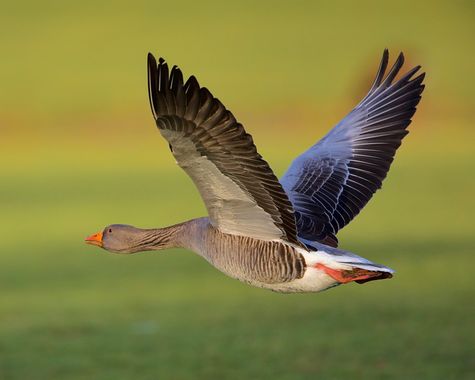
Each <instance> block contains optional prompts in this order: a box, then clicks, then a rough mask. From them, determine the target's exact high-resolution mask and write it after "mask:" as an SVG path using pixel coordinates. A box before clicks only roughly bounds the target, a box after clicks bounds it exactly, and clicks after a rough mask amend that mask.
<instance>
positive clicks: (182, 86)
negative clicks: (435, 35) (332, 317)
mask: <svg viewBox="0 0 475 380" xmlns="http://www.w3.org/2000/svg"><path fill="white" fill-rule="evenodd" d="M388 57H389V52H388V50H387V49H385V50H384V53H383V56H382V59H381V63H380V65H379V69H378V70H377V73H376V77H375V79H374V82H373V84H372V86H371V88H370V90H369V92H368V93H367V95H366V96H365V97H364V98H363V100H361V102H360V103H359V104H358V105H357V106H356V107H355V108H354V109H353V110H352V111H351V112H350V113H349V114H348V115H347V116H346V117H345V118H343V119H342V120H341V121H340V122H339V123H338V124H337V125H336V126H335V127H334V128H333V129H331V130H330V132H329V133H328V134H326V135H325V136H324V137H323V138H322V139H321V140H320V141H318V142H317V143H316V144H315V145H313V146H311V147H310V148H309V149H308V150H307V151H305V152H304V153H303V154H301V155H300V156H298V157H297V158H296V159H295V160H294V161H293V162H292V163H291V165H290V167H289V169H288V170H287V172H286V173H285V174H284V175H283V177H282V178H281V180H280V181H279V180H278V179H277V177H276V175H275V174H274V173H273V171H272V169H271V168H270V166H269V164H268V163H267V162H266V161H265V160H264V159H263V158H262V156H261V155H260V154H259V153H258V152H257V150H256V146H255V145H254V142H253V139H252V137H251V135H249V134H248V133H246V131H245V130H244V127H243V126H242V125H241V124H240V123H239V122H238V121H237V120H236V118H235V117H234V115H233V114H232V113H231V111H229V110H228V109H226V107H225V106H224V105H223V104H222V103H221V102H220V101H219V100H218V99H217V98H215V97H214V96H213V95H212V94H211V93H210V91H209V90H208V89H207V88H206V87H201V86H200V85H199V83H198V81H197V79H196V78H195V77H194V76H190V77H189V78H188V80H187V81H186V82H184V79H183V74H182V72H181V70H180V69H179V68H178V67H177V66H173V67H172V69H171V70H169V68H168V65H167V63H166V62H165V60H164V59H163V58H160V59H159V61H158V63H157V62H156V60H155V58H154V56H153V55H152V54H150V53H149V54H148V59H147V68H148V94H149V100H150V106H151V110H152V114H153V117H154V119H155V122H156V126H157V127H158V130H159V131H160V134H161V135H162V136H163V137H164V138H165V139H166V140H167V142H168V144H169V148H170V150H171V152H172V154H173V156H174V157H175V160H176V162H177V163H178V165H179V166H180V167H181V168H182V169H183V170H184V171H185V172H186V173H187V174H188V175H189V176H190V177H191V179H192V180H193V182H194V184H195V185H196V187H197V189H198V191H199V193H200V195H201V197H202V199H203V201H204V203H205V205H206V209H207V211H208V215H209V216H207V217H202V218H197V219H192V220H189V221H186V222H184V223H180V224H176V225H173V226H169V227H164V228H152V229H142V228H136V227H133V226H130V225H124V224H112V225H109V226H107V227H105V228H104V230H103V231H101V232H98V233H96V234H93V235H91V236H89V237H87V238H86V243H88V244H92V245H96V246H99V247H101V248H103V249H105V250H107V251H109V252H112V253H122V254H133V253H136V252H143V251H151V250H163V249H167V248H185V249H188V250H191V251H194V252H195V253H197V254H198V255H200V256H202V257H203V258H204V259H206V260H207V261H208V262H209V263H210V264H211V265H213V266H214V267H215V268H217V269H218V270H219V271H221V272H223V273H224V274H226V275H228V276H229V277H232V278H234V279H237V280H240V281H242V282H245V283H247V284H249V285H252V286H255V287H260V288H265V289H270V290H272V291H276V292H284V293H292V292H319V291H323V290H326V289H329V288H332V287H335V286H337V285H340V284H346V283H350V282H356V283H360V284H361V283H365V282H368V281H373V280H380V279H387V278H391V277H392V275H393V273H394V271H393V270H392V269H390V268H389V267H386V266H384V265H380V264H377V263H374V262H372V261H370V260H367V259H365V258H363V257H360V256H358V255H356V254H354V253H351V252H348V251H345V250H341V249H339V248H338V239H337V237H336V235H337V232H338V231H339V230H340V229H342V228H343V227H344V226H346V225H347V224H348V223H349V222H350V221H351V220H352V219H353V218H354V217H355V216H356V215H357V214H358V213H359V212H360V210H361V209H362V208H363V207H364V206H365V205H366V203H367V202H368V201H369V200H370V199H371V197H372V195H373V194H374V193H375V192H376V190H378V189H379V188H380V187H381V184H382V181H383V180H384V178H385V177H386V175H387V173H388V170H389V167H390V165H391V163H392V161H393V158H394V155H395V152H396V150H397V149H398V147H399V146H400V145H401V141H402V139H403V138H404V136H406V134H407V133H408V130H407V127H408V126H409V124H410V123H411V118H412V116H413V115H414V113H415V111H416V106H417V104H418V103H419V101H420V99H421V94H422V91H423V89H424V84H423V79H424V76H425V73H422V74H418V75H417V76H415V74H416V73H417V72H418V71H419V69H420V66H416V67H414V68H413V69H411V70H409V71H408V72H406V73H405V74H404V75H402V76H400V77H399V79H398V80H395V78H396V76H397V75H398V73H399V71H400V69H401V67H402V66H403V63H404V55H403V54H402V53H400V54H399V56H398V57H397V59H396V61H395V63H394V65H393V66H392V68H391V69H390V70H389V71H388V72H387V75H386V69H387V66H388Z"/></svg>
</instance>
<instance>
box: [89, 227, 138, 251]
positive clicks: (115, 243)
mask: <svg viewBox="0 0 475 380" xmlns="http://www.w3.org/2000/svg"><path fill="white" fill-rule="evenodd" d="M144 235H145V234H144V230H141V229H140V228H136V227H134V226H129V225H126V224H111V225H109V226H107V227H105V228H104V230H103V231H102V232H98V233H95V234H93V235H91V236H88V237H87V238H86V240H85V242H86V243H87V244H91V245H96V246H98V247H101V248H103V249H105V250H106V251H109V252H114V253H134V252H139V251H144V250H146V249H147V246H146V245H145V242H144Z"/></svg>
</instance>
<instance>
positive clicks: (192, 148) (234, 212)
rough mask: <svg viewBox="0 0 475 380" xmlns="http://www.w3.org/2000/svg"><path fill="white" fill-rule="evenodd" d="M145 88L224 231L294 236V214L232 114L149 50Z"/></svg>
mask: <svg viewBox="0 0 475 380" xmlns="http://www.w3.org/2000/svg"><path fill="white" fill-rule="evenodd" d="M148 90H149V98H150V105H151V107H152V112H153V116H154V118H155V120H156V123H157V127H158V129H159V130H160V133H161V134H162V136H163V137H164V138H165V139H166V140H167V141H168V143H169V144H170V149H171V151H172V153H173V155H174V156H175V159H176V161H177V163H178V165H180V166H181V167H182V168H183V169H184V170H185V172H186V173H187V174H188V175H189V176H190V177H191V179H192V180H193V182H194V183H195V185H196V187H197V188H198V190H199V192H200V194H201V197H202V198H203V200H204V203H205V205H206V208H207V209H208V213H209V217H210V220H211V223H212V224H213V225H214V226H215V227H216V228H218V229H219V230H220V231H222V232H226V233H230V234H236V235H243V236H250V237H255V238H259V239H264V240H274V239H284V240H286V241H288V242H291V243H294V244H300V243H299V242H298V240H297V234H296V226H295V217H294V214H293V208H292V204H291V203H290V201H289V199H288V197H287V195H286V193H285V191H284V190H283V189H282V186H281V184H280V183H279V181H278V179H277V178H276V176H275V175H274V173H273V172H272V170H271V168H270V167H269V165H268V164H267V162H266V161H264V160H263V158H262V157H261V156H260V155H259V153H257V150H256V147H255V145H254V142H253V140H252V137H251V135H249V134H247V133H246V131H245V130H244V128H243V126H242V125H241V124H239V123H238V122H237V121H236V119H235V118H234V116H233V115H232V113H231V112H230V111H228V110H227V109H226V108H225V107H224V106H223V105H222V104H221V102H220V101H219V100H218V99H216V98H214V97H213V96H212V95H211V93H210V92H209V91H208V90H207V89H206V88H204V87H201V88H200V86H199V84H198V82H197V80H196V79H195V77H194V76H191V77H190V78H189V79H188V80H187V81H186V83H185V84H183V75H182V73H181V71H180V70H179V69H178V68H177V67H176V66H174V67H173V68H172V69H171V71H170V72H169V70H168V66H167V64H166V63H165V61H164V60H163V59H160V60H159V63H158V65H157V62H156V61H155V59H154V57H153V56H152V55H151V54H149V55H148Z"/></svg>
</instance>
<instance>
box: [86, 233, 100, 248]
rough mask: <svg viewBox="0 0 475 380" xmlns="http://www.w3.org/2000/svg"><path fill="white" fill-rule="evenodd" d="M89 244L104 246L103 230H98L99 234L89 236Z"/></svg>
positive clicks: (87, 239) (87, 240)
mask: <svg viewBox="0 0 475 380" xmlns="http://www.w3.org/2000/svg"><path fill="white" fill-rule="evenodd" d="M85 242H86V243H87V244H92V245H97V246H98V247H102V232H98V233H97V234H94V235H91V236H88V237H87V238H86V240H85Z"/></svg>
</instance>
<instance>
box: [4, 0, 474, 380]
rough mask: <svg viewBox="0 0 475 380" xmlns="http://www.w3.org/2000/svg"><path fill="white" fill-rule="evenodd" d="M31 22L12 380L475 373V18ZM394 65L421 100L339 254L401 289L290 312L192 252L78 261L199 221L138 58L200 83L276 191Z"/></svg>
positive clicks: (7, 339)
mask: <svg viewBox="0 0 475 380" xmlns="http://www.w3.org/2000/svg"><path fill="white" fill-rule="evenodd" d="M19 4H20V5H19ZM39 4H40V3H38V4H37V3H34V2H26V3H25V4H22V5H21V3H18V4H16V3H15V4H13V3H11V4H8V5H7V4H6V5H5V8H6V11H5V12H1V14H0V24H1V28H4V31H3V32H2V33H0V43H1V46H2V49H3V54H2V59H1V60H0V83H1V84H2V91H1V92H0V128H1V131H2V134H1V135H0V154H1V160H0V173H1V177H0V181H1V182H0V207H1V217H0V230H1V237H2V239H0V241H1V243H0V379H2V380H4V379H5V380H10V379H247V378H251V379H289V380H290V379H292V380H293V379H313V378H319V379H403V378H404V379H406V378H407V379H457V380H459V379H472V378H473V377H474V376H475V356H474V354H475V350H474V347H475V328H474V321H475V304H474V302H473V299H474V296H475V281H474V278H473V275H472V272H473V269H472V266H474V265H475V257H474V253H475V252H474V250H475V249H474V248H475V244H474V238H475V236H474V223H473V215H474V213H475V203H474V201H473V195H474V194H475V178H474V173H475V157H474V151H475V150H474V148H473V142H474V141H475V130H474V128H473V110H474V109H475V108H474V106H475V94H474V91H473V88H474V85H475V83H474V82H475V81H474V79H473V72H472V71H473V62H474V60H475V53H474V52H473V49H472V48H471V45H472V44H473V42H472V40H473V36H474V35H475V33H474V32H475V27H474V26H473V25H472V24H473V23H470V20H473V16H474V14H475V11H474V9H475V8H474V7H473V5H471V3H470V2H458V3H454V4H452V5H451V4H450V3H448V2H445V3H444V2H427V3H426V4H424V3H418V5H417V6H414V8H413V9H412V10H411V9H410V5H409V4H411V3H409V2H407V3H401V4H399V3H398V4H397V5H394V6H393V7H392V8H391V9H382V7H380V8H381V9H380V8H378V7H376V6H375V3H371V2H362V3H361V4H359V5H358V6H353V7H351V3H349V2H348V3H345V4H343V5H340V7H336V6H330V5H329V4H330V3H323V2H322V3H320V2H309V3H308V4H307V3H305V2H299V3H298V5H292V4H291V3H288V4H287V3H283V2H278V3H276V4H274V3H266V2H262V3H260V5H259V6H256V5H254V4H253V3H251V2H249V3H242V4H241V5H239V6H238V5H234V6H230V5H228V6H225V5H223V4H221V3H216V4H214V3H208V2H205V3H203V4H201V3H200V6H198V5H197V4H196V5H195V3H192V2H185V3H182V4H181V5H180V7H179V6H178V5H171V4H172V3H167V4H162V3H160V2H153V3H152V2H150V3H146V2H136V4H135V5H134V7H131V6H130V5H127V4H126V3H125V2H114V3H110V4H106V3H104V4H103V6H102V7H99V6H98V5H94V4H95V3H93V2H91V3H87V2H85V3H84V4H82V5H81V6H80V7H79V6H77V7H66V6H65V5H63V3H60V2H58V3H55V2H47V3H41V6H40V5H39ZM26 5H28V6H26ZM340 8H342V9H345V12H342V11H341V9H340ZM403 21H404V22H403ZM7 32H8V33H7ZM355 41H357V42H355ZM384 47H389V48H390V49H391V51H392V53H393V57H394V54H395V53H396V51H397V50H398V49H401V50H404V51H406V52H407V58H408V61H409V64H410V65H415V64H417V63H421V64H423V65H424V69H425V70H426V71H427V73H428V78H427V90H426V93H425V94H424V98H423V101H422V103H421V107H420V112H418V113H417V114H416V116H415V120H414V123H413V124H412V125H411V127H410V128H411V133H410V134H409V135H408V137H407V139H406V140H405V141H404V144H403V146H402V148H401V149H400V151H399V153H398V156H397V159H396V161H395V163H394V165H393V167H392V169H391V172H390V175H389V177H388V178H387V180H386V181H385V183H384V187H383V190H382V191H381V192H379V193H378V194H377V195H376V196H375V197H374V199H373V200H372V201H371V202H370V203H369V204H368V206H367V207H366V208H365V210H364V212H362V214H361V215H360V216H358V217H357V218H356V219H355V221H354V222H353V223H352V224H351V225H350V226H349V227H347V228H346V229H344V230H343V231H342V232H341V233H340V234H339V238H340V242H341V247H343V248H345V249H348V250H351V251H354V252H356V253H358V254H361V255H362V256H364V257H367V258H369V259H372V260H374V261H376V262H380V263H382V264H385V265H388V266H390V267H392V268H394V269H395V270H396V271H397V273H396V275H395V277H394V278H393V279H391V280H387V281H378V282H372V283H368V284H364V285H356V284H350V285H345V286H341V287H339V288H336V289H332V290H330V291H328V292H324V293H321V294H297V295H282V294H275V293H272V292H269V291H266V290H262V289H254V288H251V287H249V286H247V285H245V284H241V283H239V282H237V281H235V280H232V279H229V278H227V277H225V276H224V275H222V274H221V273H219V272H218V271H216V270H215V269H213V268H211V267H210V266H209V265H208V264H207V263H206V262H205V261H204V260H202V259H201V258H199V257H198V256H196V255H194V254H193V253H190V252H185V251H180V250H170V251H168V252H156V253H146V254H140V255H133V256H120V255H111V254H107V253H105V251H102V250H99V249H96V248H95V247H90V246H86V245H84V244H83V239H84V237H85V236H87V235H88V234H91V233H93V232H96V231H98V230H100V229H101V228H103V226H105V225H106V224H110V223H127V224H133V225H136V226H140V227H151V226H163V225H169V224H174V223H177V222H180V221H183V220H185V219H191V218H193V217H197V216H202V215H204V214H205V209H204V206H203V205H202V202H201V200H200V198H199V196H198V194H197V191H196V190H195V188H194V187H193V184H192V183H191V181H190V180H189V178H188V177H187V176H186V175H185V174H184V173H183V172H181V171H180V170H179V168H178V167H177V166H176V165H175V164H174V161H173V158H172V157H171V155H170V154H169V151H168V147H167V144H166V143H165V142H164V141H163V140H162V139H161V138H160V136H159V134H158V133H157V132H156V130H155V128H154V125H153V121H152V118H151V115H150V112H149V110H148V103H147V102H148V101H147V98H146V80H145V74H146V73H145V54H146V52H147V51H149V50H151V51H153V52H158V53H160V54H162V55H164V56H165V57H167V59H168V60H169V61H170V63H171V64H174V63H178V64H180V66H181V67H182V68H183V70H184V71H185V74H187V75H189V74H191V73H193V74H195V75H197V76H198V79H199V80H200V82H202V83H203V84H205V85H207V86H208V87H209V88H210V89H211V90H212V92H213V93H214V94H215V95H217V96H218V97H220V98H221V99H222V100H223V102H224V103H225V104H227V105H228V106H229V107H230V108H231V109H232V110H233V111H234V113H235V115H236V116H237V117H238V118H239V119H240V120H241V121H242V122H243V123H244V124H245V126H246V127H247V130H248V131H249V132H250V133H252V134H253V135H254V137H255V142H256V144H257V146H258V148H259V151H260V153H261V154H262V155H263V156H264V157H265V158H266V159H267V160H268V161H269V163H270V164H271V165H272V167H273V168H274V169H275V171H276V173H277V174H279V175H281V174H282V173H283V172H284V170H285V169H286V167H287V165H288V164H289V162H290V160H291V159H292V158H293V157H295V156H296V155H297V154H298V153H299V152H301V151H303V150H304V149H305V148H307V147H308V146H309V145H310V144H312V143H313V142H314V141H315V140H317V139H318V138H319V137H321V136H322V134H323V133H325V131H326V130H327V129H328V128H329V127H330V126H332V125H334V124H335V123H336V122H337V121H338V120H339V119H340V118H341V117H343V116H344V115H345V113H346V112H348V111H349V110H350V109H351V107H352V105H354V104H355V102H356V101H357V100H358V99H359V98H360V97H361V96H362V95H363V94H364V91H365V88H366V87H367V85H368V82H370V80H371V76H372V73H373V71H374V69H375V66H376V65H377V63H378V60H379V58H380V54H381V53H382V49H383V48H384Z"/></svg>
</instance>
